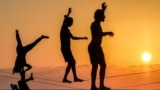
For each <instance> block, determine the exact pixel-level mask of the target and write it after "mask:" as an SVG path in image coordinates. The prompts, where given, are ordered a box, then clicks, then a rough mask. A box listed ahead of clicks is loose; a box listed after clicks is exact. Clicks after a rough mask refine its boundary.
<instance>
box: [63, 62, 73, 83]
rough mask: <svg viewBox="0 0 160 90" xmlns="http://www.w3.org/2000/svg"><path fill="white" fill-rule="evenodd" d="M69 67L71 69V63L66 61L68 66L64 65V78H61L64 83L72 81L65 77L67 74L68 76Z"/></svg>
mask: <svg viewBox="0 0 160 90" xmlns="http://www.w3.org/2000/svg"><path fill="white" fill-rule="evenodd" d="M70 69H71V64H70V63H68V66H67V67H66V71H65V74H64V78H63V82H64V83H71V82H72V81H69V80H68V79H67V76H68V73H69V71H70Z"/></svg>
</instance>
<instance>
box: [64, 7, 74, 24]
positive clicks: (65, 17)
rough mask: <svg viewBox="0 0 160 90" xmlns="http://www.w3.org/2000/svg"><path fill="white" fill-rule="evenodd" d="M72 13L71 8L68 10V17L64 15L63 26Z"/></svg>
mask: <svg viewBox="0 0 160 90" xmlns="http://www.w3.org/2000/svg"><path fill="white" fill-rule="evenodd" d="M71 12H72V9H71V8H69V9H68V13H67V14H66V15H64V20H63V25H64V24H65V22H66V19H67V18H68V17H69V15H70V14H71ZM63 25H62V26H63Z"/></svg>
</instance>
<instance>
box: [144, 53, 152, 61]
mask: <svg viewBox="0 0 160 90" xmlns="http://www.w3.org/2000/svg"><path fill="white" fill-rule="evenodd" d="M142 60H143V61H144V62H149V61H150V60H151V54H150V53H148V52H145V53H143V54H142Z"/></svg>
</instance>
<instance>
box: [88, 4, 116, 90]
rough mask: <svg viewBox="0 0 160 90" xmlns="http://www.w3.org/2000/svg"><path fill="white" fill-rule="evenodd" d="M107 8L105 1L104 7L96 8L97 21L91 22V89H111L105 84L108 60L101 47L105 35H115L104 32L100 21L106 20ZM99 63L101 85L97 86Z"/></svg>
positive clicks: (89, 49) (95, 17)
mask: <svg viewBox="0 0 160 90" xmlns="http://www.w3.org/2000/svg"><path fill="white" fill-rule="evenodd" d="M106 8H107V5H106V4H105V3H102V9H98V10H96V12H95V14H94V19H95V21H94V22H93V23H92V24H91V35H92V40H91V42H90V44H89V46H88V52H89V56H90V62H91V64H92V70H91V90H110V88H109V87H106V86H105V85H104V77H105V70H106V62H105V58H104V53H103V50H102V47H101V43H102V38H103V36H107V35H109V36H113V35H114V33H113V32H103V31H102V28H101V25H100V23H101V22H104V19H105V15H104V11H105V9H106ZM98 65H100V73H99V75H100V86H99V88H97V87H96V83H95V82H96V74H97V69H98Z"/></svg>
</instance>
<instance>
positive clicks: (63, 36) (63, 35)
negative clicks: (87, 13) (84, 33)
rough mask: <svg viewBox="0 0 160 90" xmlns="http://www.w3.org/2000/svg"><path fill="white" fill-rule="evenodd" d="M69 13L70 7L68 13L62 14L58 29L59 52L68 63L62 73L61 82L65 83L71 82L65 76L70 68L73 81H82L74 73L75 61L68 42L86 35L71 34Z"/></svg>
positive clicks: (71, 20) (71, 19)
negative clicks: (62, 17)
mask: <svg viewBox="0 0 160 90" xmlns="http://www.w3.org/2000/svg"><path fill="white" fill-rule="evenodd" d="M70 13H71V8H69V9H68V14H67V15H65V16H64V21H63V24H62V27H61V31H60V40H61V52H62V54H63V57H64V59H65V62H67V63H68V66H67V67H66V71H65V74H64V78H63V82H64V83H65V82H66V83H71V81H70V80H68V79H67V76H68V74H69V71H70V69H72V72H73V76H74V81H75V82H82V81H83V80H82V79H80V78H78V77H77V74H76V66H75V65H76V61H75V59H74V57H73V55H72V52H71V48H70V43H71V40H70V39H73V40H79V39H87V37H76V36H73V35H72V34H71V32H70V30H69V27H70V26H72V24H73V18H71V17H69V15H70Z"/></svg>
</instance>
